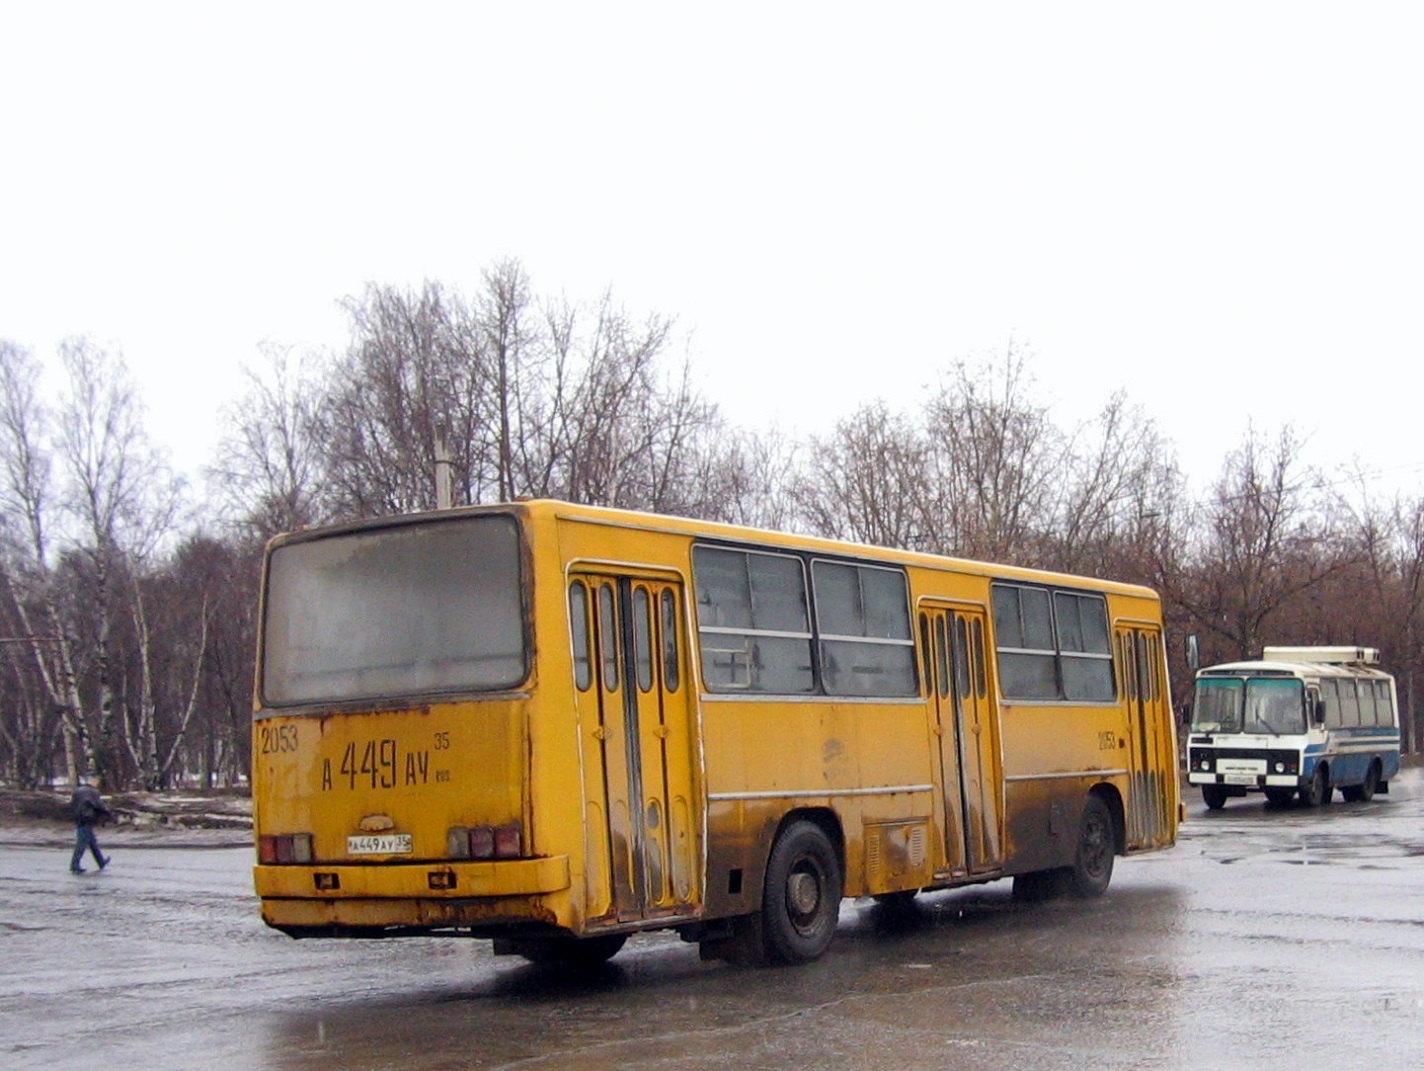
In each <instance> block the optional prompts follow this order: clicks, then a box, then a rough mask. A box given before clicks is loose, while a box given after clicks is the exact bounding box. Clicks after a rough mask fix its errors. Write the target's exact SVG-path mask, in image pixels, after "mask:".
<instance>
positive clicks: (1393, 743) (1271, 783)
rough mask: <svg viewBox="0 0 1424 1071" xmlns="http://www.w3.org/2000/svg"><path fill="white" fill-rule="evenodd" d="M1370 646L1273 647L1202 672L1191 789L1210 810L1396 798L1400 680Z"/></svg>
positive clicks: (1195, 705)
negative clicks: (1253, 801)
mask: <svg viewBox="0 0 1424 1071" xmlns="http://www.w3.org/2000/svg"><path fill="white" fill-rule="evenodd" d="M1378 661H1379V652H1378V651H1377V650H1376V649H1375V648H1372V647H1267V648H1265V649H1264V650H1263V651H1262V652H1261V660H1260V661H1259V662H1227V663H1223V664H1222V665H1218V666H1208V667H1206V668H1205V669H1201V670H1198V671H1197V675H1196V694H1195V696H1194V698H1193V702H1192V724H1191V730H1190V733H1189V735H1188V737H1187V741H1188V742H1187V762H1188V771H1187V774H1188V775H1187V780H1188V781H1189V782H1190V783H1191V784H1193V785H1200V786H1201V791H1202V799H1203V800H1204V801H1205V803H1206V805H1207V807H1208V808H1210V809H1211V810H1218V809H1220V808H1221V807H1223V806H1225V804H1226V801H1227V799H1228V798H1230V797H1232V796H1244V795H1246V793H1248V792H1264V793H1265V794H1266V799H1267V800H1268V801H1269V802H1271V803H1275V804H1284V803H1288V802H1290V801H1291V800H1292V799H1293V798H1294V797H1295V796H1296V795H1299V796H1300V800H1301V802H1302V803H1304V804H1305V805H1306V806H1309V807H1318V806H1320V805H1321V804H1323V803H1329V802H1330V799H1331V797H1332V796H1333V794H1334V792H1335V790H1336V789H1337V788H1338V789H1339V790H1340V794H1341V795H1342V796H1344V797H1345V799H1347V800H1351V801H1355V800H1369V799H1372V798H1373V797H1374V795H1375V793H1376V792H1388V791H1389V779H1390V778H1391V777H1393V776H1394V775H1395V774H1396V773H1397V772H1398V771H1399V706H1398V703H1397V702H1396V699H1395V690H1394V678H1393V677H1391V676H1390V675H1389V674H1388V673H1385V672H1384V671H1383V670H1381V669H1379V668H1378V667H1377V665H1376V664H1377V663H1378Z"/></svg>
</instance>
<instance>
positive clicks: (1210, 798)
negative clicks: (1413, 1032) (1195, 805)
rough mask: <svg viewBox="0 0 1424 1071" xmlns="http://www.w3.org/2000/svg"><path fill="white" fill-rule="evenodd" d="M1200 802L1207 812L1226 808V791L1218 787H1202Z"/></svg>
mask: <svg viewBox="0 0 1424 1071" xmlns="http://www.w3.org/2000/svg"><path fill="white" fill-rule="evenodd" d="M1202 802H1203V803H1205V804H1206V809H1207V810H1209V811H1219V810H1221V809H1222V808H1223V807H1225V806H1226V789H1224V788H1222V787H1221V786H1220V785H1202Z"/></svg>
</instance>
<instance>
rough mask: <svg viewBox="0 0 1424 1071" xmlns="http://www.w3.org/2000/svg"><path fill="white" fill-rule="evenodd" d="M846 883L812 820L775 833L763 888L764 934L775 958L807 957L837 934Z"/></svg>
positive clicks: (814, 956) (815, 955) (820, 950)
mask: <svg viewBox="0 0 1424 1071" xmlns="http://www.w3.org/2000/svg"><path fill="white" fill-rule="evenodd" d="M843 888H844V883H843V880H842V878H841V864H840V858H839V857H838V856H837V854H836V849H835V846H834V845H833V844H832V843H831V841H830V838H828V837H827V836H826V834H825V832H824V831H823V830H822V829H821V827H820V826H818V825H816V824H815V823H814V822H806V821H798V822H793V823H791V825H789V826H787V827H786V829H784V830H783V831H782V833H781V836H779V837H777V838H776V844H775V845H774V846H773V847H772V849H771V858H770V859H769V860H768V861H767V865H766V887H765V889H764V890H763V892H762V918H761V925H762V939H763V941H764V943H765V949H766V955H767V958H768V959H769V960H771V961H772V962H773V963H810V962H811V961H812V960H814V959H818V958H819V957H820V955H821V953H823V952H825V950H826V947H827V946H828V945H829V944H830V943H831V938H832V937H834V936H835V934H836V921H837V920H838V919H839V918H840V911H841V896H842V889H843Z"/></svg>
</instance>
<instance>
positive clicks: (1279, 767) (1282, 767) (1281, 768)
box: [1276, 762, 1286, 773]
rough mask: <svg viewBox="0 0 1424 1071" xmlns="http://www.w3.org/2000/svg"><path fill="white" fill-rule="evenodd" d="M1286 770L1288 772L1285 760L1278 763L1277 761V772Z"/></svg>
mask: <svg viewBox="0 0 1424 1071" xmlns="http://www.w3.org/2000/svg"><path fill="white" fill-rule="evenodd" d="M1285 772H1286V764H1285V763H1283V762H1278V763H1276V773H1285Z"/></svg>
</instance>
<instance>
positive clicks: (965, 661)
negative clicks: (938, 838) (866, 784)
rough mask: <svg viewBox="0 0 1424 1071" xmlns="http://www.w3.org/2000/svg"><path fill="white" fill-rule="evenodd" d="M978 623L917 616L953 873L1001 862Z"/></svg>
mask: <svg viewBox="0 0 1424 1071" xmlns="http://www.w3.org/2000/svg"><path fill="white" fill-rule="evenodd" d="M984 620H985V615H984V611H983V609H982V608H981V607H963V606H954V607H930V608H927V609H926V610H925V611H924V612H923V613H921V615H920V631H921V643H922V645H924V646H925V647H926V648H927V652H928V654H927V657H926V659H925V662H926V665H928V666H929V667H930V669H929V672H930V676H931V677H932V678H933V679H932V680H931V681H930V682H929V683H930V686H931V687H930V692H931V694H932V696H933V700H934V708H935V733H936V735H937V737H938V739H939V741H940V776H941V784H942V785H943V792H944V809H945V814H944V825H945V834H946V854H947V856H948V861H949V865H950V870H951V872H952V873H954V874H956V875H962V874H966V873H967V874H982V873H987V872H991V871H994V870H998V869H999V868H1000V867H1001V866H1002V864H1003V849H1002V843H1003V840H1002V837H1001V835H1000V823H1001V822H1002V819H1003V814H1002V807H1001V806H1000V802H999V801H1000V793H999V782H1000V766H999V740H998V732H997V726H998V722H997V721H996V720H995V718H994V714H993V704H992V703H991V702H990V695H989V673H988V662H987V659H986V656H985V640H984V637H985V627H984ZM956 841H958V844H956Z"/></svg>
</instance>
